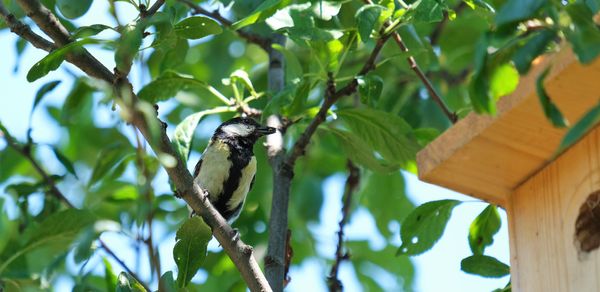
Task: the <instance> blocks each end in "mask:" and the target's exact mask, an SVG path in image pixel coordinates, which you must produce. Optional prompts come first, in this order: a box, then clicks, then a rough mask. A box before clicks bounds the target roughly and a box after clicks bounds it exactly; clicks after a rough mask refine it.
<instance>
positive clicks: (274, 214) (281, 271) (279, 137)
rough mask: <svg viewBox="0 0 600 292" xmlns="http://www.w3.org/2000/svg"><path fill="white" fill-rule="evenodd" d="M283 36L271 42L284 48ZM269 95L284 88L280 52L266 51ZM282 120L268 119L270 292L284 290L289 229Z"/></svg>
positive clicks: (267, 259) (267, 260)
mask: <svg viewBox="0 0 600 292" xmlns="http://www.w3.org/2000/svg"><path fill="white" fill-rule="evenodd" d="M285 41H286V39H285V37H284V36H282V35H275V37H274V39H273V43H276V44H279V45H281V46H285ZM267 52H268V54H269V71H268V81H269V85H268V86H269V92H271V93H276V92H279V91H281V90H282V89H283V87H284V85H285V84H284V82H285V81H284V80H285V76H284V74H285V70H284V57H283V54H281V52H280V51H277V50H275V49H273V48H271V47H270V48H269V50H268V51H267ZM282 124H283V123H282V121H281V117H279V116H277V115H272V116H270V117H268V118H267V125H268V126H270V127H274V128H276V129H278V131H277V132H276V133H275V134H271V135H269V136H267V143H266V146H267V155H268V157H269V163H270V164H271V168H272V170H273V198H272V200H271V216H270V218H269V245H268V249H267V256H266V257H265V273H266V276H267V279H268V280H269V284H271V287H272V288H273V291H283V288H284V284H285V279H286V278H287V277H286V275H285V266H286V256H285V255H286V248H285V247H286V242H287V240H286V239H287V233H288V232H287V230H288V205H289V197H290V186H291V180H292V176H293V174H291V171H292V170H290V169H287V168H284V167H282V166H283V159H284V157H285V149H284V147H283V133H282V131H281V130H282Z"/></svg>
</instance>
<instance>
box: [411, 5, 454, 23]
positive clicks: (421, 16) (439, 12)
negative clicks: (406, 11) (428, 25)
mask: <svg viewBox="0 0 600 292" xmlns="http://www.w3.org/2000/svg"><path fill="white" fill-rule="evenodd" d="M446 8H447V5H446V3H445V0H421V1H420V2H419V3H418V5H417V6H416V7H415V8H414V9H415V10H414V19H415V20H416V21H422V22H440V21H442V19H444V9H446Z"/></svg>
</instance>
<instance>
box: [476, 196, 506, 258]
mask: <svg viewBox="0 0 600 292" xmlns="http://www.w3.org/2000/svg"><path fill="white" fill-rule="evenodd" d="M500 224H501V222H500V214H499V213H498V208H497V207H496V206H495V205H491V204H490V205H488V206H487V207H486V208H485V209H484V210H483V211H482V212H481V213H480V214H479V215H478V216H477V217H476V218H475V220H473V222H472V223H471V226H470V227H469V246H470V247H471V251H472V252H473V254H475V255H482V254H483V252H484V251H485V248H486V247H488V246H490V245H492V243H493V242H494V235H495V234H496V233H497V232H498V230H500Z"/></svg>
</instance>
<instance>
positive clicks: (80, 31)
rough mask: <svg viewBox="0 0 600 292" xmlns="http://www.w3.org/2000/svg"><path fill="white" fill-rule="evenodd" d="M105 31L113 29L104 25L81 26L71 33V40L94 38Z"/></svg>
mask: <svg viewBox="0 0 600 292" xmlns="http://www.w3.org/2000/svg"><path fill="white" fill-rule="evenodd" d="M107 29H113V28H112V27H110V26H108V25H104V24H92V25H88V26H81V27H79V28H77V29H76V30H75V31H74V32H73V38H74V39H81V38H87V37H91V36H95V35H97V34H99V33H101V32H102V31H104V30H107Z"/></svg>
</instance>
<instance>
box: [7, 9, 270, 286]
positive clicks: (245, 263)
mask: <svg viewBox="0 0 600 292" xmlns="http://www.w3.org/2000/svg"><path fill="white" fill-rule="evenodd" d="M18 3H19V4H20V5H21V7H22V8H23V10H24V11H25V13H26V14H27V15H28V16H30V17H31V18H32V19H33V20H34V22H35V23H36V24H37V25H38V26H39V27H40V28H41V29H42V30H43V31H44V32H46V33H48V32H50V33H51V34H49V35H50V37H52V35H54V36H55V37H56V38H57V39H59V40H60V41H63V42H64V41H65V39H64V37H66V40H68V39H69V36H68V33H66V34H63V33H64V32H65V31H66V30H64V27H63V26H62V24H60V23H58V22H55V21H47V20H48V19H56V17H55V16H54V15H53V14H52V12H50V11H49V10H48V9H47V8H45V7H43V6H42V5H41V4H40V3H39V2H38V1H37V0H18ZM53 39H54V38H53ZM54 40H55V41H56V39H54ZM60 41H56V42H57V44H59V45H64V43H61V42H60ZM82 51H83V53H78V54H69V55H68V56H67V60H69V61H70V62H71V63H73V64H75V65H76V66H77V67H79V68H80V69H82V70H83V71H84V72H85V73H87V74H88V75H90V76H93V77H96V78H99V79H101V80H104V81H106V82H108V83H110V84H113V86H114V89H115V92H116V93H117V98H116V99H115V101H116V102H117V103H118V104H119V106H120V107H121V110H122V111H123V112H124V115H125V116H126V117H127V118H126V120H127V122H130V123H132V124H133V125H134V126H136V128H138V129H139V130H140V132H141V133H142V135H144V138H145V139H146V141H148V142H149V144H150V146H151V147H152V150H153V151H154V152H155V153H159V154H160V155H164V156H168V157H171V158H173V159H174V160H175V162H176V163H175V164H173V165H164V167H165V170H166V171H167V174H168V175H169V178H170V179H171V180H172V181H173V184H174V185H175V187H176V188H177V190H178V192H179V194H180V195H181V198H182V199H184V200H185V201H186V203H187V204H188V205H189V206H190V207H191V208H192V209H193V210H194V212H196V214H199V215H200V216H202V218H203V219H204V220H205V222H206V223H207V224H208V225H209V226H210V227H211V228H212V230H213V235H214V236H215V238H217V240H218V241H219V243H220V244H221V246H222V247H223V249H224V250H225V252H226V253H227V255H229V257H230V258H231V260H232V261H233V263H234V264H235V265H236V267H237V268H238V270H239V271H240V274H241V275H242V278H243V279H244V281H245V282H246V284H248V288H249V289H250V290H252V291H271V288H270V286H269V284H268V282H267V280H266V278H265V277H264V275H263V274H262V272H261V270H260V267H259V265H258V263H257V262H256V259H255V258H254V256H253V251H252V247H251V246H248V245H246V244H245V243H244V242H242V241H241V240H240V239H238V238H237V237H236V236H235V235H236V234H237V233H236V231H234V230H233V229H232V228H231V226H229V225H228V224H227V221H225V219H224V218H223V216H221V214H220V213H219V212H218V211H217V210H216V209H215V208H214V207H213V206H212V204H211V203H210V201H209V200H206V199H205V198H206V196H207V195H208V194H207V193H206V191H205V190H202V189H201V188H200V186H198V185H197V184H195V183H194V181H193V177H192V175H191V174H190V172H189V171H188V170H187V168H186V167H185V164H184V163H183V161H181V159H180V158H179V155H177V153H176V152H175V150H174V149H173V148H172V144H171V141H170V140H169V137H168V136H167V134H166V131H164V130H163V131H160V133H158V135H157V136H156V135H154V134H153V133H152V132H151V131H150V123H156V124H160V123H161V121H160V120H158V118H156V117H149V116H146V114H145V113H144V111H143V110H142V102H140V101H139V99H138V97H137V95H136V94H135V93H134V92H133V87H132V85H131V83H130V82H129V80H127V77H126V76H117V75H116V74H113V73H112V72H111V71H110V70H108V68H106V67H105V66H104V65H102V64H101V63H100V62H98V61H97V60H96V59H95V58H93V56H91V54H89V52H87V50H85V49H83V50H82ZM69 56H70V57H69ZM90 60H91V61H90ZM236 239H237V240H236Z"/></svg>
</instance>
